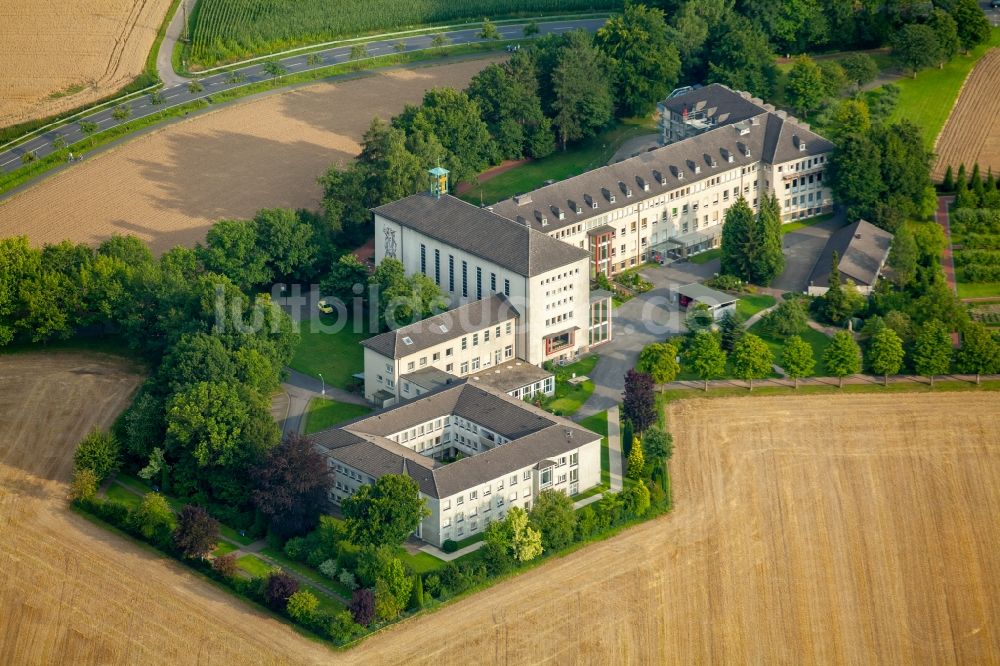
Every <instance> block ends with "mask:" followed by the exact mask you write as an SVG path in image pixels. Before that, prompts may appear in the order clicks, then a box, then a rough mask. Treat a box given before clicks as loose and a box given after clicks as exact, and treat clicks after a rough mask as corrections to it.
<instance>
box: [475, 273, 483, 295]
mask: <svg viewBox="0 0 1000 666" xmlns="http://www.w3.org/2000/svg"><path fill="white" fill-rule="evenodd" d="M482 297H483V269H482V267H481V266H476V300H481V299H482Z"/></svg>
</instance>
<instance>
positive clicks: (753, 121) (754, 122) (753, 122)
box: [750, 116, 760, 126]
mask: <svg viewBox="0 0 1000 666" xmlns="http://www.w3.org/2000/svg"><path fill="white" fill-rule="evenodd" d="M750 124H751V125H754V126H757V125H759V124H760V118H758V117H757V116H754V117H753V118H751V119H750Z"/></svg>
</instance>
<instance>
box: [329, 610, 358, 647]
mask: <svg viewBox="0 0 1000 666" xmlns="http://www.w3.org/2000/svg"><path fill="white" fill-rule="evenodd" d="M364 630H365V628H364V627H362V626H361V625H360V624H358V623H357V622H355V621H354V616H353V615H351V612H350V611H346V610H345V611H340V612H339V613H337V614H336V615H334V616H333V619H332V620H331V621H330V630H329V631H330V638H332V639H333V642H335V643H337V644H338V645H343V644H345V643H350V642H351V641H352V640H354V639H355V638H357V637H358V636H360V635H361V634H362V633H364Z"/></svg>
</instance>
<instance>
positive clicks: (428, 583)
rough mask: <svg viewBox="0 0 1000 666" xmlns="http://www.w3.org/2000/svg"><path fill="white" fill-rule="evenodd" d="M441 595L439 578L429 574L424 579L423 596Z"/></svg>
mask: <svg viewBox="0 0 1000 666" xmlns="http://www.w3.org/2000/svg"><path fill="white" fill-rule="evenodd" d="M440 593H441V577H440V576H438V575H437V574H430V575H428V576H426V577H425V578H424V594H425V597H426V595H430V596H432V597H436V596H438V595H439V594H440Z"/></svg>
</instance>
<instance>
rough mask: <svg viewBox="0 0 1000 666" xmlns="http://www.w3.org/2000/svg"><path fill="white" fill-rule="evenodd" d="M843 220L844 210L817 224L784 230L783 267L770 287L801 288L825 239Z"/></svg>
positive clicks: (820, 253)
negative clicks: (794, 229) (788, 230)
mask: <svg viewBox="0 0 1000 666" xmlns="http://www.w3.org/2000/svg"><path fill="white" fill-rule="evenodd" d="M846 221H847V220H846V219H845V217H844V214H843V213H839V214H837V215H834V216H833V217H831V218H830V219H828V220H823V221H822V222H820V223H818V224H814V225H812V226H809V227H803V228H802V229H799V230H797V231H792V232H789V233H787V234H785V235H784V236H783V237H782V239H781V249H782V250H784V252H785V270H784V272H783V273H782V274H781V275H779V276H778V277H777V278H776V279H775V280H774V282H772V283H771V288H772V289H778V290H780V291H796V292H804V291H805V290H806V287H808V286H809V276H810V275H812V272H813V268H814V267H815V266H816V262H817V261H819V258H820V255H822V254H823V248H824V247H826V242H827V241H828V240H829V239H830V236H831V235H833V232H834V231H836V230H837V229H839V228H840V227H842V226H844V223H845V222H846Z"/></svg>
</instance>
